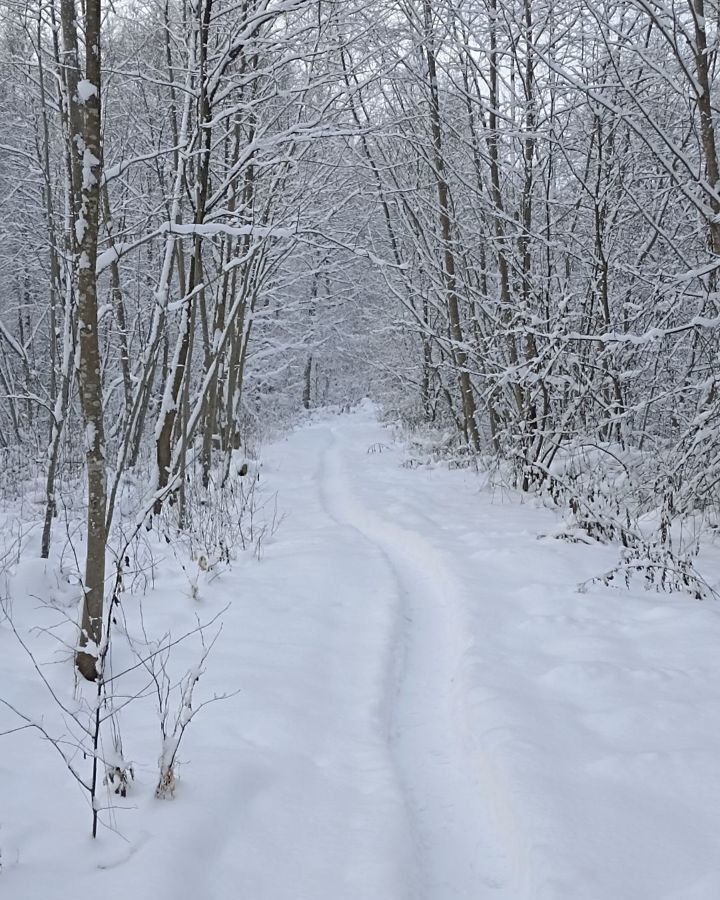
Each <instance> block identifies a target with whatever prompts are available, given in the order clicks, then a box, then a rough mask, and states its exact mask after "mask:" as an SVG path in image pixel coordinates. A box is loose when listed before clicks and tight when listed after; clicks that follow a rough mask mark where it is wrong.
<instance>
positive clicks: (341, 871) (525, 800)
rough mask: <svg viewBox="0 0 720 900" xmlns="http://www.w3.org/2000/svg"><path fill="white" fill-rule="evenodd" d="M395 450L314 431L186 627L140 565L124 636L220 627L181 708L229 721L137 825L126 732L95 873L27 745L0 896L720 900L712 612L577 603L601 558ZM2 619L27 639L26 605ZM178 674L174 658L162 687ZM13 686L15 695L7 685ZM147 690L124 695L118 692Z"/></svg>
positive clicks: (533, 517)
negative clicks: (118, 790) (273, 524)
mask: <svg viewBox="0 0 720 900" xmlns="http://www.w3.org/2000/svg"><path fill="white" fill-rule="evenodd" d="M390 443H391V440H390V438H389V436H388V433H387V431H386V430H385V429H384V428H383V427H382V426H381V425H380V424H379V423H378V422H377V419H376V415H375V411H374V410H373V409H372V408H362V409H360V410H359V411H357V412H356V413H353V414H350V415H343V416H333V415H330V414H327V415H318V416H317V417H316V418H314V420H313V421H309V422H308V423H307V424H306V425H305V426H304V427H302V428H298V429H296V430H295V431H294V432H292V434H290V435H289V436H288V437H287V438H286V439H284V440H281V441H278V442H276V443H275V444H273V445H271V446H269V447H267V448H266V451H265V453H264V455H263V468H262V480H261V488H262V489H263V494H264V495H265V497H270V498H273V497H274V494H275V492H277V494H278V508H279V510H280V511H281V512H282V514H283V515H284V521H283V522H282V525H281V527H280V529H279V531H278V532H277V534H276V535H275V536H272V537H271V536H268V540H267V541H266V543H265V545H264V553H263V557H262V560H260V561H258V560H257V559H255V558H254V557H253V556H252V555H251V554H243V555H239V556H238V559H237V561H236V562H235V563H234V564H233V566H232V567H231V568H229V569H226V570H222V571H218V572H217V573H210V572H208V573H202V572H200V571H198V572H197V573H196V579H197V583H198V586H199V597H197V598H194V599H192V600H191V599H190V597H189V596H188V593H187V576H186V574H185V572H184V570H180V571H179V567H178V566H177V564H176V562H174V561H173V558H171V557H168V558H167V559H166V560H165V561H163V560H159V562H158V567H157V574H156V584H157V587H156V589H155V590H154V591H152V592H148V594H147V596H146V597H145V598H144V600H143V609H144V618H143V623H142V626H143V628H145V627H147V629H149V631H150V632H151V633H153V634H156V635H158V636H160V635H162V634H165V633H166V631H167V628H168V622H169V621H172V623H173V628H174V629H175V630H176V631H177V632H178V633H182V631H184V630H188V631H189V630H190V629H192V628H193V627H194V625H195V624H196V622H197V619H196V617H197V616H198V615H200V616H201V617H202V618H203V619H205V620H206V619H208V618H210V617H212V615H214V614H215V613H216V612H219V611H220V610H225V612H224V613H223V631H222V635H221V636H220V637H219V639H218V640H217V642H216V644H215V646H214V648H213V652H212V655H211V658H210V659H209V660H208V664H207V667H206V668H207V671H206V672H205V673H204V674H203V677H202V680H201V682H200V684H199V686H198V690H199V692H200V693H201V694H202V697H203V698H208V697H212V696H213V695H222V694H224V693H226V692H228V691H233V690H235V689H239V693H238V694H236V695H233V696H232V698H230V699H228V700H227V702H223V703H217V704H215V703H213V704H210V705H208V706H207V707H206V708H204V709H203V711H202V716H201V718H199V719H198V724H197V725H193V726H192V727H191V728H190V729H188V734H187V740H186V741H184V743H183V752H182V757H183V758H182V763H183V766H182V768H181V769H180V773H179V775H180V780H179V784H178V791H177V797H176V800H175V802H174V803H158V802H157V801H155V800H154V799H153V791H154V785H155V779H156V777H157V776H156V766H155V759H154V757H153V753H154V747H153V745H152V737H151V736H152V735H156V734H157V731H158V728H157V721H156V712H155V710H154V707H153V705H152V703H150V702H146V703H144V704H143V703H142V702H138V703H137V704H131V705H130V706H128V707H127V708H126V709H124V711H123V721H122V726H123V743H124V745H125V746H126V747H128V748H130V750H129V752H130V753H132V754H135V753H137V766H136V769H135V772H136V779H137V780H136V782H135V783H134V785H133V789H132V792H131V796H129V797H128V800H127V807H126V808H125V809H122V810H120V809H118V810H117V814H116V816H115V819H114V821H115V822H117V825H118V827H119V828H120V829H121V830H122V832H121V835H120V836H118V835H115V834H113V833H108V832H103V833H102V835H101V838H100V839H99V840H98V841H97V843H96V844H94V845H93V846H92V848H90V847H88V846H87V843H85V842H82V841H80V842H78V840H77V836H78V834H84V833H85V831H84V829H85V828H86V824H87V823H86V818H85V808H84V806H83V805H82V804H78V803H77V797H76V796H75V794H74V793H73V791H74V790H75V786H74V784H72V785H70V784H69V781H68V779H65V781H62V782H61V783H58V779H57V769H56V768H54V767H53V766H52V765H46V763H45V757H42V760H43V762H42V765H41V764H40V762H39V761H40V757H39V756H37V755H35V756H33V754H35V752H36V751H35V744H34V743H33V741H35V740H36V738H34V737H32V736H30V735H29V734H27V733H26V732H25V731H20V732H16V733H14V734H12V735H11V736H10V737H9V738H7V739H6V740H5V743H4V744H3V746H2V754H0V798H1V799H2V804H1V805H2V809H0V851H2V860H3V870H2V873H1V874H0V893H1V892H2V891H3V890H4V891H5V892H6V893H7V896H8V897H12V900H36V898H37V897H38V896H47V897H50V898H55V897H58V900H59V898H60V895H59V894H58V893H57V886H58V885H59V884H61V883H62V884H68V885H72V890H73V894H74V895H75V896H77V895H83V896H85V895H87V896H102V897H103V898H104V900H127V897H133V898H135V900H228V898H235V897H237V898H240V900H717V898H718V897H720V866H719V865H718V862H717V861H718V858H720V855H719V853H718V837H717V836H718V834H720V815H719V814H718V810H720V770H719V769H718V759H720V714H719V713H718V710H720V657H718V654H717V647H718V646H719V645H720V616H719V615H718V614H717V609H716V608H715V606H714V605H712V604H697V603H693V602H690V601H688V599H687V598H686V597H682V596H680V597H677V598H673V597H669V596H664V595H663V596H658V595H654V594H648V593H646V592H629V593H626V592H624V591H608V590H604V589H600V588H598V590H596V591H595V590H590V591H588V592H587V593H585V594H579V593H577V591H576V584H577V582H578V581H581V580H586V579H588V578H590V577H592V576H593V575H595V574H597V572H598V571H603V570H606V569H607V568H609V567H610V565H612V563H613V561H614V560H615V559H616V549H615V548H611V547H608V548H602V547H591V546H576V545H568V544H565V543H563V542H560V541H555V540H551V539H544V540H538V536H539V535H540V534H543V533H548V532H552V530H553V529H554V528H556V527H557V518H556V516H555V515H554V514H553V513H551V512H549V511H547V510H540V509H536V508H533V507H532V505H530V504H527V503H526V504H521V503H520V502H518V498H514V499H512V500H511V502H510V503H507V504H503V503H502V502H500V503H498V502H493V498H491V497H490V496H489V494H488V493H487V492H484V491H481V490H480V489H479V483H478V479H477V477H475V476H474V475H472V474H471V473H463V472H449V471H447V469H445V468H443V467H428V468H422V469H417V470H410V469H405V468H403V466H402V462H403V455H404V451H403V450H401V449H400V448H398V447H389V446H386V445H387V444H390ZM499 499H502V498H499ZM270 506H272V499H271V500H270ZM264 514H267V510H266V511H265V512H264V513H263V512H262V511H259V516H260V518H261V519H262V516H263V515H264ZM161 550H162V547H160V551H161ZM158 556H161V552H159V553H158ZM32 562H33V565H34V560H33V561H32ZM718 572H720V566H719V568H718ZM28 583H29V584H35V582H31V581H29V582H28ZM43 584H45V582H38V585H39V586H38V589H37V590H33V592H32V594H33V595H38V594H41V593H42V585H43ZM135 601H136V597H135V596H132V595H128V596H127V597H126V598H125V600H124V607H125V610H126V615H127V617H128V619H130V618H131V617H132V615H133V609H134V606H135V605H139V604H135ZM16 608H17V609H18V610H21V609H22V610H27V611H28V616H30V613H32V618H28V620H27V623H26V625H27V630H28V633H30V629H32V631H33V633H34V631H35V630H36V629H37V625H38V622H37V621H36V604H35V602H34V601H32V597H31V595H30V594H28V596H27V597H25V598H24V599H23V598H20V599H19V600H18V602H17V604H16ZM133 627H134V628H135V629H136V631H137V629H138V628H139V623H138V622H137V621H136V622H135V624H134V626H133ZM9 637H10V636H8V635H5V643H4V650H5V652H6V653H8V654H11V653H16V647H15V644H14V643H13V641H12V640H10V639H9ZM2 638H3V632H2V630H1V629H0V639H2ZM49 652H50V654H52V653H55V652H56V647H55V644H54V643H53V644H52V646H51V648H50V651H49ZM196 654H197V648H196V647H194V646H191V645H190V643H189V642H188V643H187V644H186V643H184V642H183V643H180V644H179V645H178V646H177V652H176V656H174V657H173V660H172V662H173V665H174V666H175V668H176V671H177V673H178V676H181V675H182V674H183V673H184V672H186V671H187V670H188V669H190V668H192V667H193V666H195V665H197V655H196ZM51 658H53V657H52V655H49V656H48V659H51ZM8 659H10V667H9V668H6V670H5V671H6V673H11V675H10V676H8V675H6V678H7V680H8V683H10V681H13V680H14V681H17V679H18V676H17V671H22V666H23V665H25V666H27V660H26V659H24V658H22V657H18V656H17V655H15V656H14V657H12V656H8ZM2 662H3V657H2V654H0V664H2ZM145 687H146V686H145V682H144V676H142V677H141V676H140V674H138V679H137V682H136V683H133V684H128V686H127V691H128V693H129V694H135V693H137V694H141V693H142V692H143V690H144V689H145ZM33 696H34V695H33ZM42 697H44V695H42ZM28 698H29V699H32V698H31V695H30V694H28ZM0 712H1V710H0ZM34 712H35V714H37V716H38V718H39V717H40V716H42V715H44V714H45V713H46V710H45V709H44V707H43V706H42V705H39V706H38V707H37V709H34ZM0 718H1V716H0ZM2 724H3V723H2V722H0V731H2ZM9 724H12V723H9ZM6 727H7V726H6ZM28 759H33V760H35V759H37V760H38V763H37V764H34V765H27V760H28ZM53 760H54V757H53ZM54 762H55V763H57V761H56V760H54ZM185 763H187V765H185ZM9 788H11V790H9ZM68 788H69V789H68ZM40 796H41V797H43V806H42V809H40V808H39V807H38V805H37V804H35V806H33V805H32V804H31V803H28V798H32V797H40ZM8 798H9V799H8ZM111 800H112V798H111ZM112 803H113V806H114V805H115V804H118V801H117V800H112ZM6 861H7V862H6ZM63 897H64V895H63Z"/></svg>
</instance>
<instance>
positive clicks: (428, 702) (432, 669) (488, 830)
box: [319, 427, 521, 900]
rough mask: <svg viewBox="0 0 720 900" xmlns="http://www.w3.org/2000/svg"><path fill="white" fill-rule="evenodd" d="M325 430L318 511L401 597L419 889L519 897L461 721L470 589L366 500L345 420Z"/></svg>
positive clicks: (395, 674)
mask: <svg viewBox="0 0 720 900" xmlns="http://www.w3.org/2000/svg"><path fill="white" fill-rule="evenodd" d="M330 435H331V441H330V442H329V445H328V446H327V448H326V449H325V451H324V453H323V458H322V464H321V466H320V469H319V473H320V479H321V496H322V502H323V506H324V508H325V510H326V511H327V512H328V514H329V515H330V516H331V517H332V518H333V519H334V520H335V521H336V522H337V523H338V524H339V525H340V526H344V527H347V528H352V529H353V530H354V531H355V532H357V534H358V535H359V536H360V538H361V539H360V540H359V541H358V547H357V553H358V554H359V555H360V554H362V553H363V552H365V553H367V549H366V548H367V546H368V545H369V546H371V547H373V548H375V549H377V550H379V551H380V553H381V554H382V557H383V560H384V564H385V567H386V569H387V575H388V578H387V582H388V595H389V596H388V597H387V600H388V602H390V601H391V599H392V600H394V602H395V603H396V616H397V624H396V635H395V640H394V644H393V647H392V658H391V660H390V664H389V667H388V684H387V687H386V690H387V698H386V704H387V720H388V722H387V724H388V742H389V750H390V753H391V755H392V758H393V760H394V764H395V770H396V773H397V777H398V780H399V783H400V786H401V790H402V793H403V795H404V797H405V805H406V811H407V817H408V827H409V830H410V834H411V836H412V840H413V845H414V851H415V852H414V857H415V860H416V864H417V867H418V868H417V870H416V872H415V878H414V879H413V880H414V882H415V886H414V892H413V895H412V896H413V897H414V898H417V900H442V898H451V897H452V898H457V900H465V898H467V900H481V898H483V897H487V896H492V897H501V896H504V895H505V891H504V890H503V888H504V887H507V888H509V889H510V893H508V894H507V896H508V897H511V896H512V897H513V898H516V900H518V898H519V897H520V896H521V895H520V894H518V889H519V888H520V884H519V882H518V879H517V878H512V877H510V876H511V872H509V867H508V861H507V859H506V858H504V857H506V856H507V847H502V845H501V836H500V835H498V834H497V833H496V830H495V826H494V824H493V821H492V819H493V816H492V810H493V809H497V802H496V801H497V797H494V798H493V797H491V796H487V795H486V794H485V793H484V792H485V791H486V790H488V789H489V790H494V788H493V787H492V784H491V780H492V779H491V777H487V776H488V775H491V773H488V772H487V771H483V767H484V766H486V761H484V760H483V759H482V756H481V755H480V754H478V752H477V749H476V748H474V747H473V745H472V741H471V739H470V737H469V734H468V727H467V722H466V720H465V718H464V712H465V711H464V709H463V701H464V695H463V684H462V679H463V669H462V661H463V655H464V653H465V651H466V649H467V647H468V641H469V639H468V634H469V627H468V623H467V622H466V621H464V619H463V615H462V607H463V603H464V601H465V589H464V586H463V584H462V583H461V581H460V580H459V579H458V577H457V576H456V575H455V572H454V570H453V569H454V567H453V561H452V559H451V558H449V557H448V555H447V554H446V553H442V552H441V551H440V550H438V549H437V548H436V547H435V546H434V545H433V543H432V542H431V541H430V540H428V539H427V538H426V537H424V536H422V535H421V534H420V532H418V531H413V530H410V529H408V528H406V527H403V526H402V525H401V524H399V523H398V522H395V521H393V519H392V517H391V516H382V515H380V514H378V512H376V511H375V510H373V509H371V508H370V507H369V506H368V505H366V503H365V502H364V501H363V480H362V474H361V473H362V472H363V467H362V466H361V465H360V464H359V463H361V462H362V460H361V459H360V454H361V453H362V452H363V449H364V448H363V447H362V444H360V445H359V446H358V445H357V444H356V443H354V442H352V433H350V434H348V429H347V427H346V428H345V429H344V430H343V431H341V432H340V434H338V432H337V430H336V429H333V428H332V427H331V428H330ZM348 438H350V439H351V440H350V441H348ZM353 473H356V474H355V475H353ZM390 595H394V596H392V597H391V596H390ZM516 874H517V873H516Z"/></svg>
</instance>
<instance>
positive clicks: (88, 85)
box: [77, 78, 97, 103]
mask: <svg viewBox="0 0 720 900" xmlns="http://www.w3.org/2000/svg"><path fill="white" fill-rule="evenodd" d="M77 92H78V99H79V100H80V102H81V103H87V101H88V100H89V99H90V98H91V97H95V96H97V87H96V86H95V85H94V84H93V83H92V82H91V81H88V80H87V78H83V79H81V80H80V81H78V86H77Z"/></svg>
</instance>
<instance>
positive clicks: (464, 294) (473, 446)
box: [0, 0, 720, 677]
mask: <svg viewBox="0 0 720 900" xmlns="http://www.w3.org/2000/svg"><path fill="white" fill-rule="evenodd" d="M3 11H4V14H3V15H2V25H1V27H0V42H1V43H2V50H3V52H2V54H0V119H1V120H2V134H3V137H2V139H1V140H0V143H2V156H1V157H0V188H1V189H2V196H3V203H2V205H1V206H0V235H1V236H2V241H0V284H1V285H2V291H0V453H4V454H6V458H7V459H8V460H10V459H11V458H13V459H15V458H18V459H20V464H21V465H25V466H27V467H29V468H32V469H33V472H32V473H30V472H28V473H27V475H28V477H30V475H31V474H32V477H41V478H42V482H43V485H44V497H45V501H44V507H45V517H44V531H43V537H42V547H41V552H42V554H43V555H44V556H47V555H48V554H49V553H50V548H51V543H52V540H53V523H54V522H55V521H56V517H57V514H58V511H59V509H60V507H61V505H62V502H63V498H64V497H66V496H67V495H68V490H70V489H71V488H70V485H72V491H74V490H75V489H76V486H77V475H78V469H79V467H80V465H81V464H82V469H83V472H84V477H85V478H86V487H85V502H86V503H87V508H88V519H87V523H86V535H85V551H86V554H87V557H86V566H85V572H84V601H83V602H84V608H85V612H84V614H83V620H82V631H81V641H80V646H81V651H80V655H79V657H78V664H79V666H80V668H81V670H83V673H84V674H86V675H88V676H90V677H92V676H93V665H92V653H93V652H94V651H93V650H92V648H93V646H95V645H98V644H99V643H100V642H101V637H102V636H101V634H100V631H99V630H98V629H99V628H100V625H99V623H100V621H101V611H102V595H103V584H104V578H105V551H106V548H107V547H108V546H110V549H111V550H112V547H111V544H112V540H111V534H112V529H113V527H114V526H115V525H118V521H117V516H118V503H119V498H120V497H121V496H122V494H123V490H124V489H125V487H124V486H125V485H126V484H127V478H128V473H129V472H131V471H132V478H133V483H134V484H136V485H140V486H141V487H138V490H139V491H140V493H141V494H142V504H141V505H142V511H143V512H148V513H149V512H150V511H151V510H152V514H153V515H154V516H156V517H157V516H160V515H162V516H167V515H171V514H172V515H173V516H176V521H177V523H178V524H179V525H180V526H182V525H183V523H184V522H185V521H186V505H187V504H186V500H187V496H186V494H187V491H188V490H192V491H195V490H206V489H208V487H209V486H210V485H211V484H212V483H213V481H219V482H223V480H225V479H226V478H227V475H228V472H229V471H230V467H231V460H232V458H233V453H234V452H235V451H236V449H237V448H239V447H241V446H242V445H243V441H244V439H245V433H246V430H247V427H248V423H249V422H251V421H255V422H257V421H258V420H259V419H262V420H267V419H269V418H275V419H276V420H279V418H280V416H281V415H285V414H286V413H288V412H291V411H293V410H295V409H298V408H302V407H304V408H306V409H309V408H311V407H312V406H314V405H317V404H321V403H324V402H333V401H341V400H343V399H345V398H350V397H352V398H353V399H355V398H357V397H359V396H362V394H363V393H365V392H366V391H372V392H374V393H375V394H376V395H377V396H379V397H380V398H381V399H383V400H384V402H386V403H387V404H388V405H389V406H392V407H394V408H397V409H399V410H400V411H401V412H402V413H403V414H404V415H405V416H406V417H408V418H411V419H413V420H414V421H427V422H430V423H433V424H436V425H437V424H442V425H443V426H449V427H450V428H451V429H452V430H453V431H454V432H455V433H456V435H457V437H458V440H459V441H460V442H461V444H462V445H463V447H464V448H466V449H465V451H464V452H468V453H473V454H477V453H480V454H482V455H483V456H485V457H488V458H492V459H495V460H499V461H500V462H501V463H502V464H503V465H504V466H506V467H507V468H508V470H509V471H511V472H512V477H513V478H514V480H515V482H516V483H517V485H518V486H520V487H522V488H524V489H527V490H530V489H547V488H549V489H550V490H551V491H552V492H553V493H554V495H556V496H558V497H559V496H560V495H562V497H563V498H564V499H563V501H562V502H566V501H567V502H572V503H574V504H575V505H576V506H577V505H578V503H579V500H578V497H577V496H576V495H577V494H578V492H579V491H580V490H581V488H580V486H579V484H578V481H577V479H578V478H580V479H581V480H582V479H585V482H587V480H588V479H589V480H590V481H592V480H593V478H595V479H599V480H601V479H600V473H601V472H602V471H605V469H604V468H603V466H604V465H605V463H607V465H610V466H617V465H620V466H621V468H623V472H624V475H623V477H624V478H626V480H627V481H628V482H632V491H634V493H635V496H636V499H637V503H638V504H639V506H638V508H644V509H645V510H649V509H651V508H653V504H654V503H656V502H657V498H658V497H660V498H661V500H660V504H661V506H663V508H664V509H665V510H666V512H667V511H668V510H669V511H670V512H668V515H671V516H672V515H676V514H680V513H681V512H682V511H686V512H687V511H690V510H692V509H697V508H698V507H705V506H711V507H714V506H716V499H715V493H716V484H717V481H718V477H719V476H720V452H718V451H719V450H720V447H718V437H717V434H718V430H717V427H716V426H717V423H718V421H720V405H719V404H720V397H719V391H718V384H717V375H716V371H715V370H716V368H717V367H716V364H715V361H716V358H717V355H718V350H719V349H720V347H719V346H718V325H719V324H720V311H719V310H718V299H717V298H718V285H717V282H718V276H717V273H718V254H719V253H720V225H719V224H718V223H719V221H720V218H719V217H720V185H719V184H718V180H719V178H720V163H719V161H718V150H717V134H716V130H717V129H716V116H717V113H716V109H715V106H716V104H715V94H716V91H717V85H716V81H717V38H718V35H717V27H718V26H717V22H718V10H717V8H716V6H714V5H712V4H708V3H707V0H677V2H673V3H671V4H670V5H667V4H664V5H663V4H656V3H654V2H650V0H632V2H623V3H618V2H615V0H597V2H594V0H593V2H591V0H584V2H583V3H581V5H580V6H578V5H577V4H575V3H565V2H560V3H556V2H553V3H550V2H548V0H402V2H395V0H393V2H389V0H345V2H340V0H312V2H311V0H242V2H239V3H236V4H234V5H227V4H225V3H222V2H220V0H168V2H165V3H163V4H159V5H147V4H142V3H139V4H134V5H132V7H126V6H122V7H118V8H112V7H107V8H106V9H103V10H101V9H100V6H99V0H89V2H87V3H85V4H79V3H77V0H31V2H29V3H24V4H18V3H16V2H15V0H4V3H3ZM101 22H102V33H101V32H100V29H101ZM590 448H592V449H590ZM13 454H15V456H13ZM588 454H590V457H592V461H589V459H590V457H588V458H587V459H586V458H585V457H586V456H587V455H588ZM598 454H599V455H598ZM651 459H652V464H649V460H651ZM598 460H603V461H604V462H603V463H602V464H601V463H598ZM613 460H614V461H613ZM618 460H620V462H618ZM39 469H42V472H41V473H39V472H38V471H36V470H39ZM581 470H582V474H581ZM592 473H594V474H592ZM628 473H629V474H628ZM608 477H610V476H609V475H608ZM585 482H584V487H582V490H583V491H585V494H584V495H583V496H588V495H589V494H592V495H593V497H595V498H597V497H598V496H600V494H602V490H603V489H602V488H600V487H598V485H597V484H594V486H588V484H587V483H585ZM558 492H560V493H558ZM568 498H570V500H568ZM653 498H655V499H653ZM171 505H172V507H173V509H172V511H170V510H169V507H170V506H171ZM578 508H579V507H578ZM124 515H125V514H124V513H123V514H121V517H123V516H124ZM136 519H137V520H136V521H133V523H132V527H135V526H136V525H137V522H138V521H141V520H142V519H143V515H141V514H138V516H137V517H136ZM122 527H123V528H127V527H129V525H128V522H127V521H125V522H124V524H123V526H122ZM108 542H110V544H109V543H108Z"/></svg>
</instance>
